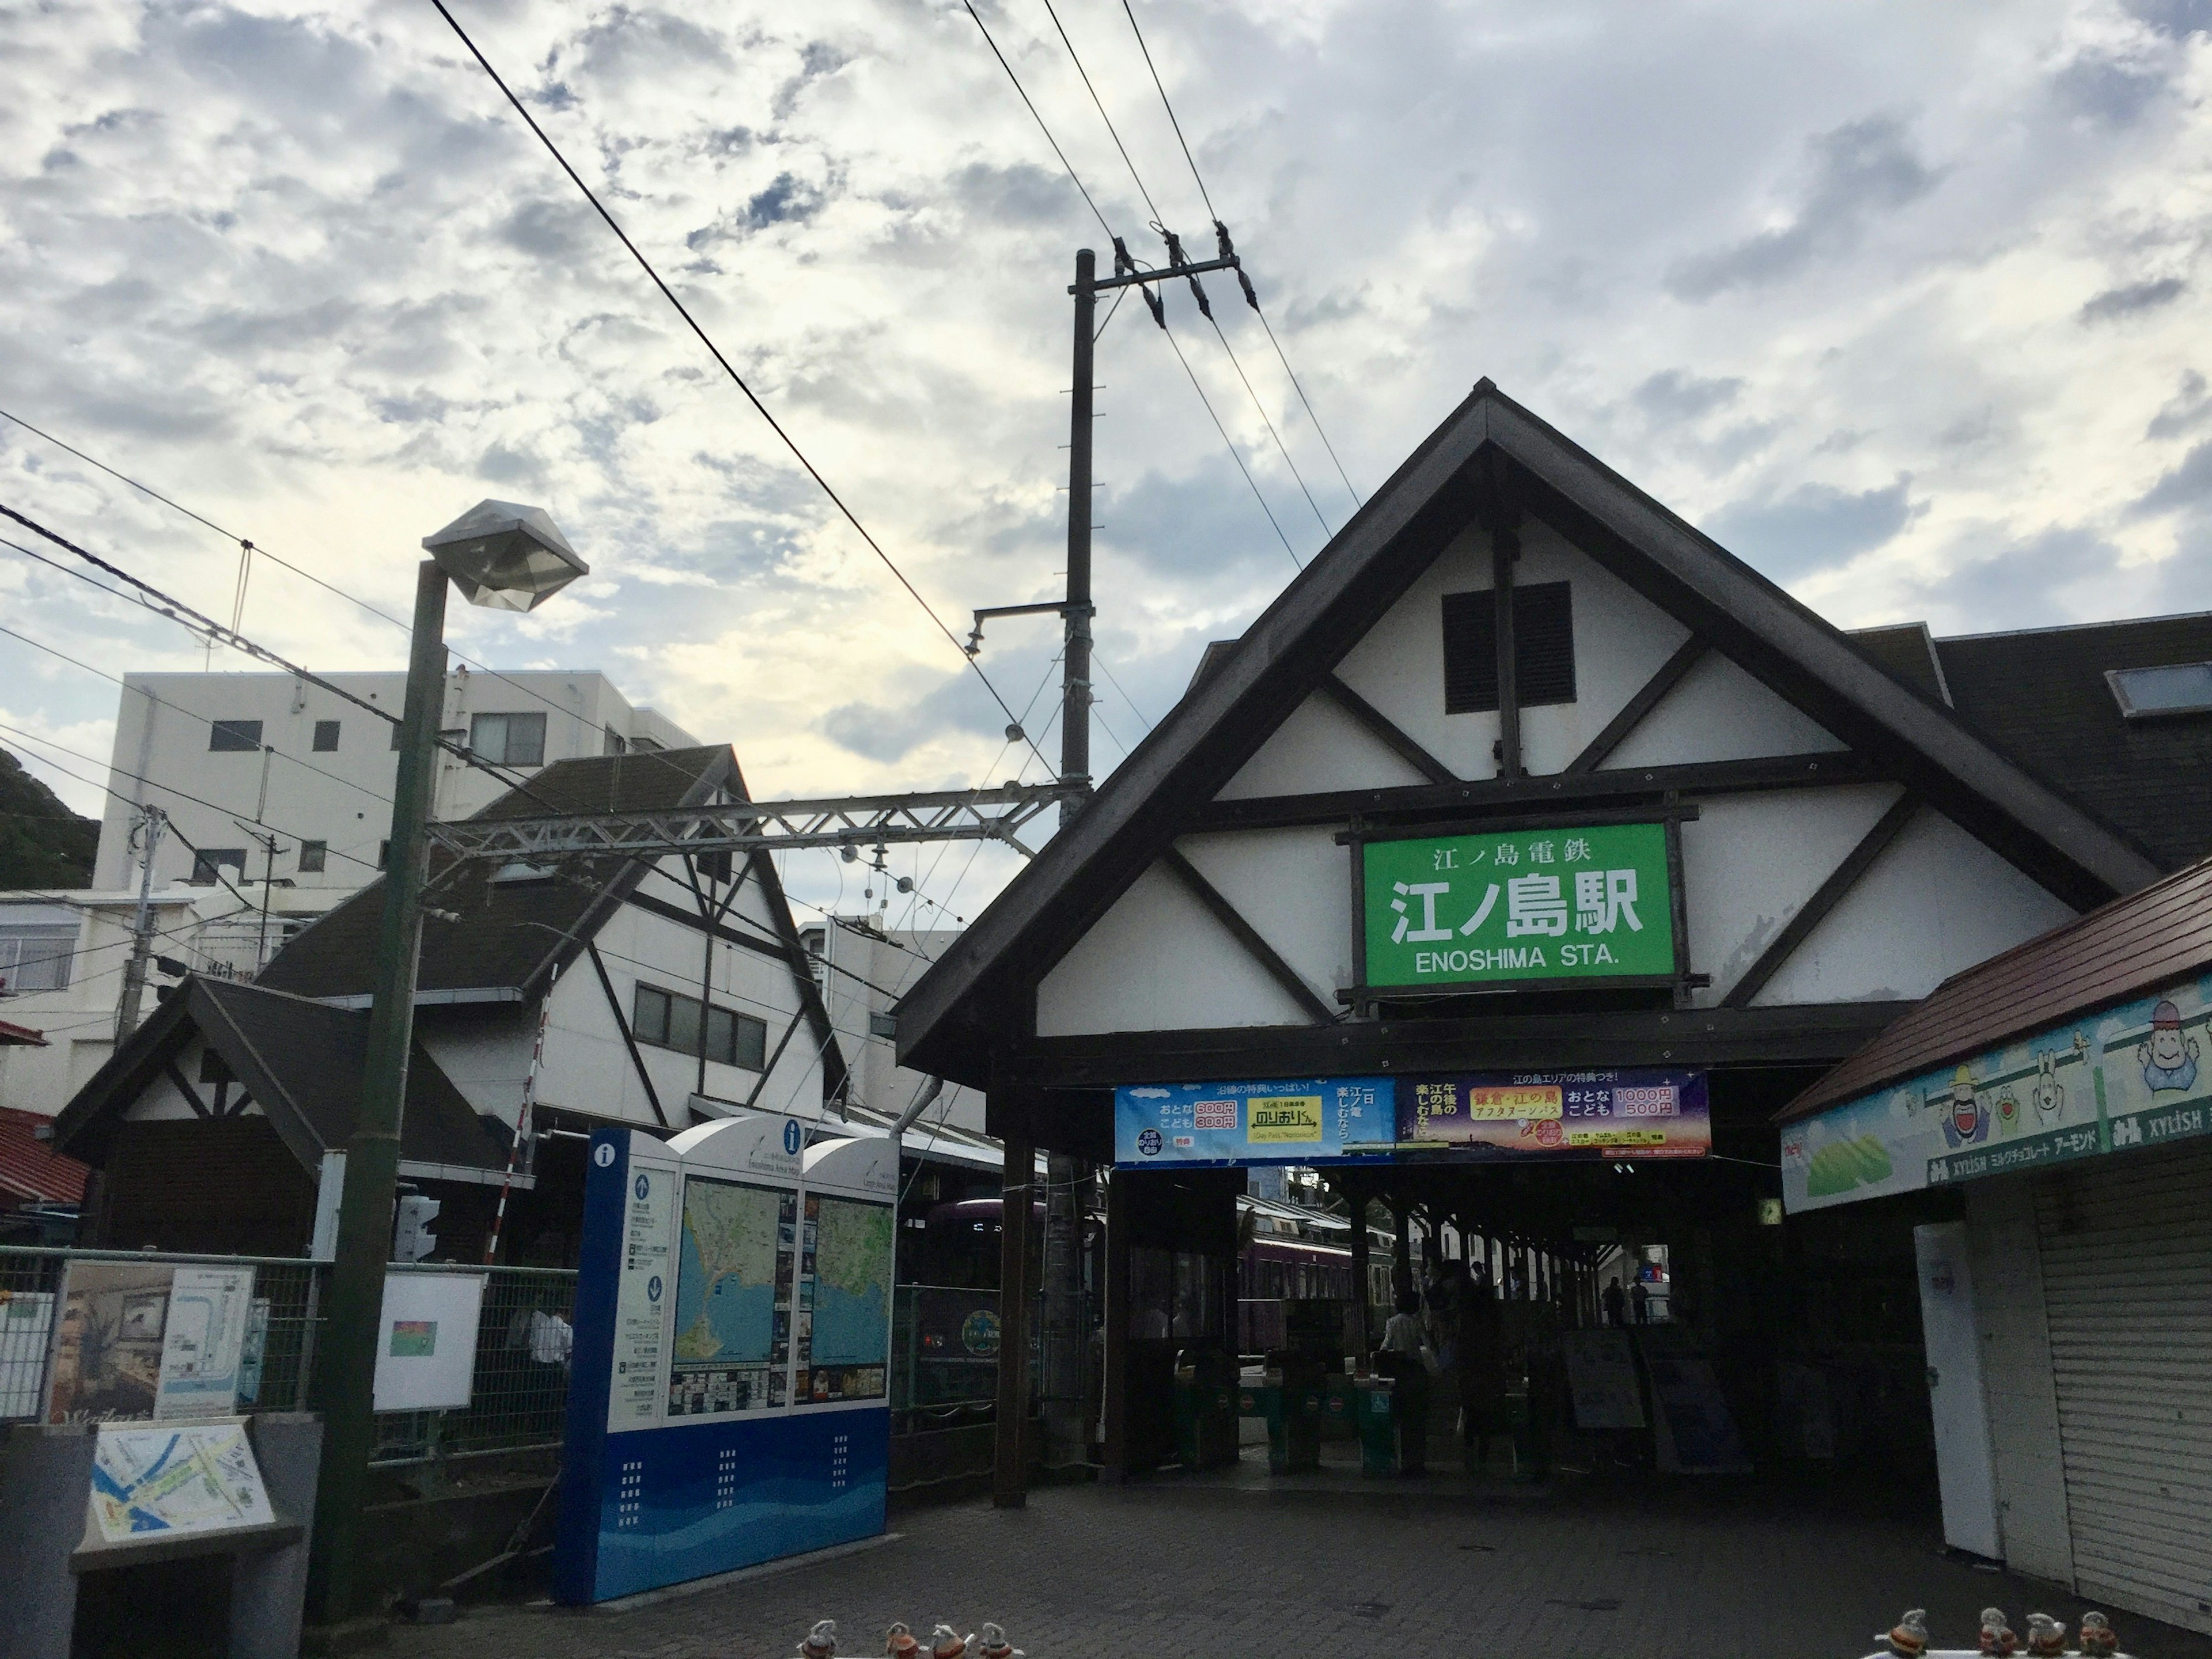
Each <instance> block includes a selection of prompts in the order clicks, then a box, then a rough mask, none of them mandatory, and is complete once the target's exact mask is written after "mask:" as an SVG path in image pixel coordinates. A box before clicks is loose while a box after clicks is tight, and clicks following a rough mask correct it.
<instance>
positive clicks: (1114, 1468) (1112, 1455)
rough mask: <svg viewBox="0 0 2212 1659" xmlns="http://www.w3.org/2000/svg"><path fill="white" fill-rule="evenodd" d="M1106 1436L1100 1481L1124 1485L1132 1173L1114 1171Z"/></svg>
mask: <svg viewBox="0 0 2212 1659" xmlns="http://www.w3.org/2000/svg"><path fill="white" fill-rule="evenodd" d="M1102 1288H1103V1291H1104V1294H1105V1300H1106V1306H1105V1335H1106V1354H1105V1366H1106V1375H1105V1376H1104V1377H1103V1379H1102V1387H1103V1395H1104V1405H1105V1416H1106V1436H1105V1447H1104V1450H1103V1453H1102V1461H1103V1463H1104V1465H1105V1467H1104V1468H1103V1470H1102V1471H1101V1473H1100V1475H1099V1480H1100V1481H1101V1483H1102V1484H1103V1485H1106V1486H1119V1485H1121V1482H1123V1481H1125V1480H1127V1479H1128V1478H1129V1177H1128V1176H1127V1175H1125V1174H1124V1173H1123V1172H1122V1171H1121V1170H1114V1171H1112V1172H1111V1173H1110V1174H1109V1177H1108V1179H1107V1182H1106V1283H1105V1285H1103V1287H1102Z"/></svg>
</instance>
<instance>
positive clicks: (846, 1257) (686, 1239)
mask: <svg viewBox="0 0 2212 1659" xmlns="http://www.w3.org/2000/svg"><path fill="white" fill-rule="evenodd" d="M810 1132H811V1133H816V1134H818V1133H820V1126H818V1125H809V1124H806V1123H804V1122H801V1121H799V1120H798V1119H795V1118H788V1117H783V1116H780V1115H775V1114H768V1113H763V1114H759V1115H752V1116H747V1117H742V1118H730V1119H723V1120H720V1121H715V1122H713V1123H708V1124H702V1125H701V1126H699V1127H697V1128H696V1129H690V1130H686V1131H685V1132H684V1133H682V1134H680V1135H678V1136H677V1137H676V1138H675V1139H672V1140H669V1141H666V1142H662V1141H659V1140H657V1139H653V1137H652V1136H650V1135H646V1134H641V1133H635V1132H633V1131H630V1130H627V1129H603V1130H601V1131H599V1133H597V1134H595V1135H594V1136H592V1145H591V1152H590V1160H589V1163H588V1164H587V1165H586V1181H585V1188H584V1237H583V1244H582V1249H581V1253H580V1262H579V1267H580V1273H579V1276H578V1280H577V1297H576V1332H575V1348H574V1372H573V1376H572V1380H571V1384H570V1388H569V1392H568V1455H567V1458H566V1461H565V1462H564V1464H563V1467H562V1497H561V1521H560V1528H559V1532H558V1534H557V1536H556V1542H555V1548H554V1589H555V1594H556V1596H557V1597H558V1598H559V1599H560V1600H561V1601H565V1602H568V1603H570V1604H577V1605H580V1604H584V1603H588V1602H593V1601H607V1600H610V1599H611V1598H613V1597H616V1596H622V1595H635V1594H636V1593H637V1592H639V1591H641V1590H647V1589H658V1588H659V1587H660V1586H662V1585H665V1584H672V1583H681V1582H683V1581H684V1580H686V1579H691V1578H699V1577H706V1576H708V1575H709V1574H712V1573H718V1572H727V1571H732V1570H733V1569H735V1568H738V1567H744V1566H750V1565H755V1564H757V1563H758V1562H762V1561H767V1560H772V1559H775V1558H777V1557H779V1556H785V1555H793V1554H797V1553H800V1552H802V1551H805V1550H812V1549H820V1548H823V1547H825V1546H828V1545H830V1544H838V1543H844V1542H848V1541H851V1540H854V1539H857V1538H866V1537H871V1536H873V1535H874V1534H878V1533H880V1532H881V1531H882V1530H883V1529H884V1502H885V1498H886V1492H885V1482H886V1480H887V1477H888V1474H889V1457H890V1331H891V1286H892V1283H893V1273H894V1261H895V1257H894V1247H895V1244H896V1238H897V1228H896V1224H895V1221H894V1211H895V1204H896V1197H897V1190H898V1168H899V1158H898V1144H897V1142H896V1141H895V1140H892V1139H889V1138H887V1137H884V1136H849V1137H840V1138H837V1139H823V1140H817V1142H816V1143H815V1144H813V1145H811V1146H810V1145H809V1144H808V1139H809V1135H810Z"/></svg>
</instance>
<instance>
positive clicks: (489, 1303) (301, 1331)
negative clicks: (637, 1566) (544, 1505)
mask: <svg viewBox="0 0 2212 1659" xmlns="http://www.w3.org/2000/svg"><path fill="white" fill-rule="evenodd" d="M71 1262H100V1263H109V1264H113V1265H115V1266H117V1267H123V1268H125V1269H130V1268H137V1269H142V1270H143V1273H144V1274H145V1277H146V1279H147V1285H146V1286H145V1287H144V1288H143V1289H142V1290H138V1291H132V1290H131V1289H130V1288H128V1287H127V1286H126V1287H125V1288H124V1289H123V1290H122V1291H120V1292H119V1295H118V1298H117V1299H118V1304H119V1305H118V1307H117V1308H116V1309H115V1310H114V1312H113V1316H112V1317H111V1318H110V1319H109V1320H107V1321H106V1322H105V1324H104V1326H103V1327H102V1328H100V1330H99V1331H98V1332H97V1333H96V1335H95V1340H96V1341H98V1342H99V1343H100V1344H102V1345H106V1344H110V1343H115V1344H120V1345H122V1346H125V1348H126V1349H128V1350H130V1351H131V1352H130V1353H129V1355H128V1356H127V1359H126V1363H125V1364H123V1365H121V1366H119V1367H115V1368H112V1369H113V1370H115V1371H116V1372H117V1373H118V1376H119V1377H120V1379H121V1380H120V1381H119V1382H118V1384H117V1386H116V1387H114V1388H113V1389H110V1390H109V1391H108V1393H107V1394H106V1395H102V1394H85V1395H80V1393H79V1392H78V1389H77V1379H76V1376H74V1375H72V1376H64V1377H61V1378H56V1377H54V1376H52V1368H53V1365H54V1364H55V1359H56V1354H57V1349H56V1345H55V1342H54V1323H55V1319H56V1317H57V1313H59V1315H60V1316H63V1317H66V1316H67V1312H68V1309H67V1304H66V1301H65V1299H64V1298H65V1297H66V1296H67V1294H68V1289H67V1285H65V1283H64V1279H65V1276H66V1273H67V1269H68V1267H69V1264H70V1263H71ZM179 1267H251V1268H252V1269H253V1292H252V1320H251V1322H250V1324H249V1328H248V1334H247V1342H246V1352H247V1362H246V1364H245V1366H243V1367H242V1368H241V1373H240V1377H241V1380H240V1389H239V1397H238V1409H239V1410H240V1411H241V1412H246V1413H253V1412H266V1411H298V1410H301V1409H303V1408H304V1407H307V1405H308V1403H309V1384H310V1383H311V1381H312V1378H313V1369H314V1352H315V1345H316V1340H317V1338H318V1336H319V1334H320V1330H321V1326H322V1316H321V1314H320V1312H319V1308H320V1304H321V1300H322V1296H323V1290H324V1284H325V1279H326V1277H327V1275H328V1273H329V1271H330V1268H329V1264H328V1263H326V1262H321V1261H302V1260H300V1259H298V1258H296V1257H291V1256H243V1255H167V1254H162V1253H156V1252H154V1251H150V1250H144V1251H140V1250H79V1249H59V1250H53V1249H34V1248H27V1247H23V1246H19V1245H4V1246H0V1422H7V1421H14V1422H22V1421H26V1420H29V1419H36V1418H38V1417H39V1416H40V1415H41V1413H42V1412H43V1411H44V1409H45V1407H46V1401H47V1395H48V1389H49V1385H50V1383H57V1382H58V1383H60V1384H61V1386H62V1389H63V1391H64V1392H63V1397H62V1400H61V1401H58V1402H57V1403H58V1404H60V1405H61V1406H62V1408H63V1410H64V1412H66V1413H68V1414H69V1415H72V1416H76V1417H89V1418H98V1417H106V1416H143V1415H145V1414H146V1413H149V1412H150V1411H151V1410H152V1408H153V1389H154V1379H155V1376H156V1375H157V1374H158V1370H159V1364H160V1353H161V1337H162V1325H163V1320H164V1318H165V1310H166V1306H167V1288H168V1285H169V1283H170V1279H171V1278H172V1277H173V1274H174V1273H175V1270H176V1269H178V1268H179ZM391 1271H392V1273H395V1274H428V1273H446V1274H477V1275H481V1276H482V1277H483V1280H484V1291H483V1302H482V1304H481V1307H480V1310H479V1312H478V1315H477V1345H476V1359H475V1364H474V1367H473V1370H472V1371H471V1378H470V1388H469V1403H468V1404H467V1405H466V1406H462V1407H450V1408H447V1409H445V1410H441V1411H410V1412H384V1413H379V1414H378V1417H377V1419H376V1427H377V1446H376V1452H375V1455H374V1462H375V1463H376V1464H378V1465H380V1466H382V1467H386V1468H392V1467H400V1466H410V1465H421V1464H427V1463H435V1462H447V1461H449V1460H452V1459H455V1458H465V1457H478V1456H485V1455H492V1454H495V1453H507V1452H521V1451H531V1450H538V1449H548V1448H557V1447H558V1446H559V1445H560V1443H561V1438H562V1430H563V1427H564V1425H565V1420H566V1418H567V1413H568V1340H567V1339H568V1328H570V1327H571V1326H572V1325H573V1324H574V1316H575V1297H576V1275H575V1274H574V1273H573V1272H569V1271H565V1270H562V1269H560V1268H552V1267H446V1266H431V1265H428V1264H422V1263H414V1264H403V1263H398V1262H395V1263H393V1264H392V1268H391ZM540 1316H542V1317H540ZM257 1349H258V1361H257V1359H256V1358H255V1356H256V1352H257ZM109 1395H112V1396H113V1397H109Z"/></svg>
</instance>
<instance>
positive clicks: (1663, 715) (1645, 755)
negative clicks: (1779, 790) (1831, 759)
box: [1604, 651, 1844, 772]
mask: <svg viewBox="0 0 2212 1659" xmlns="http://www.w3.org/2000/svg"><path fill="white" fill-rule="evenodd" d="M1843 747H1844V744H1843V743H1842V742H1841V741H1840V740H1839V739H1838V738H1836V737H1835V736H1834V735H1833V734H1832V732H1828V731H1827V730H1826V728H1825V727H1823V726H1820V724H1819V723H1818V722H1817V721H1815V720H1813V719H1812V718H1811V717H1810V716H1808V715H1807V714H1802V713H1801V712H1800V711H1799V710H1798V709H1797V708H1796V706H1795V705H1793V704H1791V703H1789V702H1784V700H1783V699H1782V698H1781V697H1779V696H1777V695H1776V694H1775V693H1774V692H1772V691H1770V690H1767V688H1766V687H1765V686H1764V685H1762V684H1760V683H1759V681H1758V680H1756V679H1753V678H1752V677H1751V675H1750V674H1749V673H1747V672H1746V671H1744V670H1743V669H1741V668H1739V667H1738V666H1737V665H1735V663H1733V662H1731V661H1729V659H1727V658H1726V657H1723V656H1722V655H1721V654H1720V653H1718V652H1714V651H1709V652H1707V653H1705V656H1704V657H1703V658H1701V659H1699V663H1698V665H1697V666H1696V667H1694V668H1692V670H1691V671H1689V672H1688V673H1687V674H1685V675H1684V676H1683V677H1682V678H1681V680H1680V683H1679V684H1677V685H1676V686H1675V687H1674V690H1671V691H1669V692H1668V694H1667V695H1666V696H1664V697H1662V699H1660V702H1659V706H1658V707H1657V708H1654V709H1653V710H1652V711H1651V712H1650V714H1646V715H1645V716H1644V719H1643V721H1642V722H1641V723H1640V724H1639V725H1638V726H1637V728H1636V729H1635V730H1634V731H1633V732H1630V733H1629V734H1628V736H1627V738H1626V739H1624V740H1623V742H1622V743H1621V745H1620V748H1618V749H1616V750H1613V754H1612V755H1611V757H1608V758H1607V761H1606V763H1605V768H1604V769H1605V770H1607V771H1608V772H1610V771H1616V770H1620V769H1625V768H1628V767H1633V766H1683V765H1688V764H1692V763H1696V762H1699V761H1723V760H1751V759H1753V758H1755V757H1759V756H1761V755H1812V754H1821V753H1826V752H1829V751H1832V750H1839V749H1842V748H1843Z"/></svg>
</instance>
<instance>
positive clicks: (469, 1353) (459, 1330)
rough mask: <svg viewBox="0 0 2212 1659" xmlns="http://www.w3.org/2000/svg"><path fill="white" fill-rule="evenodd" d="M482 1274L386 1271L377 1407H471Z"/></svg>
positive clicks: (414, 1409)
mask: <svg viewBox="0 0 2212 1659" xmlns="http://www.w3.org/2000/svg"><path fill="white" fill-rule="evenodd" d="M483 1292H484V1276H483V1274H482V1273H386V1275H385V1278H384V1310H383V1315H382V1316H381V1318H380V1320H379V1321H378V1322H377V1332H376V1409H377V1410H379V1411H380V1412H420V1411H438V1410H441V1409H447V1408H452V1407H463V1406H466V1405H467V1404H468V1403H469V1383H470V1379H471V1376H472V1374H473V1373H474V1371H475V1370H476V1363H477V1320H478V1318H479V1317H480V1316H482V1314H483Z"/></svg>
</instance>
